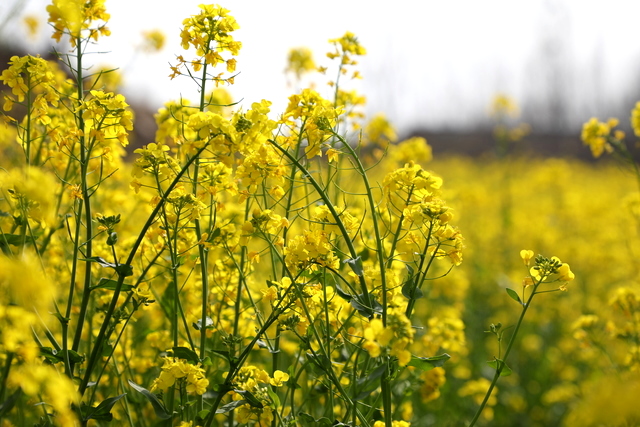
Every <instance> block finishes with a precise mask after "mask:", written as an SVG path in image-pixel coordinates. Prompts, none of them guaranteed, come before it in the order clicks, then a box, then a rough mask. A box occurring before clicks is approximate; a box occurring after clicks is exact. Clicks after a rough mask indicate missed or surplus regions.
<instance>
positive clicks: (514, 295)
mask: <svg viewBox="0 0 640 427" xmlns="http://www.w3.org/2000/svg"><path fill="white" fill-rule="evenodd" d="M507 294H508V295H509V296H510V297H511V299H513V300H514V301H516V302H517V303H518V304H520V305H522V301H521V300H520V297H519V296H518V293H517V292H516V291H514V290H513V289H509V288H507Z"/></svg>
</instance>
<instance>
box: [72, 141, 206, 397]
mask: <svg viewBox="0 0 640 427" xmlns="http://www.w3.org/2000/svg"><path fill="white" fill-rule="evenodd" d="M207 146H208V144H204V145H203V146H202V148H200V149H198V151H197V152H196V154H195V155H194V156H193V157H192V158H190V159H189V160H188V161H187V163H186V164H185V166H184V167H183V168H182V170H181V171H180V172H178V174H177V175H176V177H175V178H174V179H173V182H171V184H170V185H169V187H168V188H167V190H166V191H165V193H164V195H163V196H162V197H161V198H160V201H159V202H158V204H157V205H156V207H155V208H154V209H153V211H152V212H151V215H149V218H148V219H147V222H146V223H145V224H144V225H143V227H142V230H141V231H140V233H139V234H138V238H137V239H136V241H135V243H134V244H133V246H132V247H131V251H130V252H129V256H128V258H127V260H126V261H125V262H124V264H121V265H123V266H131V265H132V263H133V260H134V258H135V255H136V252H137V251H138V248H139V247H140V245H141V244H142V241H143V240H144V238H145V234H146V233H147V231H148V230H149V228H150V227H151V225H153V223H154V222H155V221H156V216H157V215H158V213H159V212H160V210H161V209H162V207H163V206H164V204H165V203H166V201H167V197H168V196H169V194H170V193H171V191H172V190H173V189H174V188H175V186H176V185H178V183H179V182H180V179H181V178H182V176H183V175H184V174H185V172H186V171H187V169H188V168H189V166H191V164H192V163H193V162H194V161H195V159H196V158H198V157H199V156H200V154H201V153H202V152H203V151H204V150H205V149H206V148H207ZM87 268H88V267H87ZM124 279H125V276H124V275H122V274H119V275H118V283H117V285H116V288H115V290H114V292H113V297H112V298H111V303H110V304H109V307H108V309H107V312H106V313H105V316H104V320H103V321H102V327H101V328H100V331H99V332H98V336H97V337H96V343H95V345H94V347H93V350H92V351H91V355H90V356H89V359H88V362H87V368H86V371H85V375H84V377H83V378H82V381H81V382H80V387H79V388H78V393H79V394H80V396H82V395H84V392H85V391H86V389H87V386H88V384H89V379H90V378H91V374H92V372H93V370H94V369H95V366H96V364H97V362H98V359H99V358H100V351H101V347H102V345H103V344H104V341H105V340H106V339H107V336H106V335H107V329H108V326H109V323H110V322H111V318H112V317H113V313H114V312H115V310H116V305H117V303H118V297H119V296H120V292H121V290H122V285H123V283H124Z"/></svg>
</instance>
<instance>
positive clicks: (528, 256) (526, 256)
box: [520, 249, 534, 266]
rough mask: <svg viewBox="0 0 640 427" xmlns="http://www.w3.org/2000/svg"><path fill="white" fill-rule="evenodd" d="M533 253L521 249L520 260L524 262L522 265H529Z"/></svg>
mask: <svg viewBox="0 0 640 427" xmlns="http://www.w3.org/2000/svg"><path fill="white" fill-rule="evenodd" d="M533 255H534V254H533V251H530V250H527V249H523V250H521V251H520V258H522V261H523V262H524V265H527V266H528V265H529V264H530V263H531V258H533Z"/></svg>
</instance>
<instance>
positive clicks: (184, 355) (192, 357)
mask: <svg viewBox="0 0 640 427" xmlns="http://www.w3.org/2000/svg"><path fill="white" fill-rule="evenodd" d="M171 352H172V353H173V357H177V358H178V359H186V360H187V361H189V362H190V363H192V364H194V365H197V364H198V363H200V358H199V357H198V355H197V354H196V352H195V351H193V350H191V349H190V348H187V347H173V348H172V349H171Z"/></svg>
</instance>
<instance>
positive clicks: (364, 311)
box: [349, 294, 382, 319]
mask: <svg viewBox="0 0 640 427" xmlns="http://www.w3.org/2000/svg"><path fill="white" fill-rule="evenodd" d="M369 299H370V300H371V305H372V306H373V307H368V306H366V305H365V304H364V303H363V302H362V301H363V300H364V295H363V294H359V295H358V296H357V297H353V298H352V299H351V301H349V304H351V306H352V307H353V308H354V309H355V310H356V311H357V312H358V313H360V314H361V315H362V316H364V317H366V318H368V319H371V318H373V315H374V314H375V313H377V314H382V305H380V303H379V302H378V301H377V300H376V299H374V298H373V297H372V296H371V295H369Z"/></svg>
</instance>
